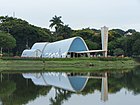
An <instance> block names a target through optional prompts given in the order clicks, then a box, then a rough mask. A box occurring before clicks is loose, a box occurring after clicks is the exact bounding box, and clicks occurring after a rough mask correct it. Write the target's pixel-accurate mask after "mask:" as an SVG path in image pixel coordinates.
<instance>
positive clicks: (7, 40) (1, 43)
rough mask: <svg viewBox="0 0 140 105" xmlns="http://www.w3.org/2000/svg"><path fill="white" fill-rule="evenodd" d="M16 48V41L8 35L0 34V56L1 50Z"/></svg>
mask: <svg viewBox="0 0 140 105" xmlns="http://www.w3.org/2000/svg"><path fill="white" fill-rule="evenodd" d="M15 46H16V40H15V38H14V37H13V36H11V35H10V34H9V33H5V32H0V48H1V54H2V49H12V48H14V47H15Z"/></svg>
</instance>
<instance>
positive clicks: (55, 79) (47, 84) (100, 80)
mask: <svg viewBox="0 0 140 105" xmlns="http://www.w3.org/2000/svg"><path fill="white" fill-rule="evenodd" d="M139 104H140V70H139V68H138V67H137V68H136V69H135V70H131V71H128V70H124V71H123V70H122V71H112V72H111V71H109V70H106V71H102V72H97V71H96V72H37V73H34V72H32V73H30V72H29V73H22V72H20V73H18V72H13V73H10V72H1V73H0V105H139Z"/></svg>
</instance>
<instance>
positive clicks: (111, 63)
mask: <svg viewBox="0 0 140 105" xmlns="http://www.w3.org/2000/svg"><path fill="white" fill-rule="evenodd" d="M135 65H138V64H137V63H136V62H135V61H134V60H133V59H131V58H73V59H72V58H70V59H66V58H65V59H63V58H61V59H60V58H59V59H53V58H52V59H40V58H39V59H23V58H1V59H0V71H3V70H8V71H9V70H10V71H12V70H19V71H22V70H23V71H25V70H31V71H37V70H43V71H44V70H46V71H49V70H51V71H57V70H59V71H93V70H94V71H95V70H124V69H126V70H127V69H132V68H133V67H134V66H135Z"/></svg>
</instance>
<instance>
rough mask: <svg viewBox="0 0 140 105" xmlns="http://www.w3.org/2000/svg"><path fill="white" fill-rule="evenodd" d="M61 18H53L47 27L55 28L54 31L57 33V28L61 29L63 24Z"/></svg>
mask: <svg viewBox="0 0 140 105" xmlns="http://www.w3.org/2000/svg"><path fill="white" fill-rule="evenodd" d="M61 18H62V17H61V16H56V15H55V16H54V17H53V18H52V19H51V20H50V22H51V24H50V26H49V27H51V28H52V27H55V31H56V32H57V31H58V28H59V27H61V26H62V25H63V24H64V23H63V22H62V21H61Z"/></svg>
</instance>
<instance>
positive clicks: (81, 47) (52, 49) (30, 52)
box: [21, 26, 108, 58]
mask: <svg viewBox="0 0 140 105" xmlns="http://www.w3.org/2000/svg"><path fill="white" fill-rule="evenodd" d="M101 36H102V37H101V39H102V50H89V49H88V47H87V45H86V43H85V41H84V40H83V39H82V38H81V37H73V38H69V39H65V40H60V41H56V42H52V43H48V42H38V43H35V44H34V45H33V47H32V48H31V49H26V50H24V51H23V53H22V55H21V57H42V58H71V57H82V56H86V57H90V54H91V53H97V52H103V55H104V57H107V46H108V28H107V27H105V26H104V27H102V28H101Z"/></svg>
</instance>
